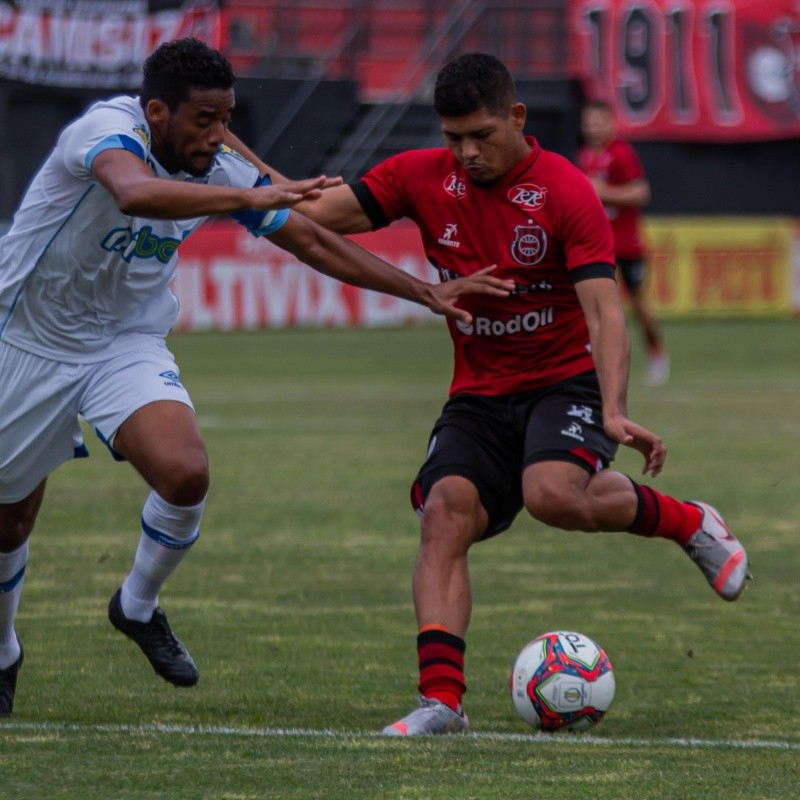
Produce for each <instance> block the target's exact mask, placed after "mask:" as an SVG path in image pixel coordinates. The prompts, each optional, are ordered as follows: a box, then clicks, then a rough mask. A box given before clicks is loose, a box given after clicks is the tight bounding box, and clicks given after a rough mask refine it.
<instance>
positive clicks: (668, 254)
mask: <svg viewBox="0 0 800 800" xmlns="http://www.w3.org/2000/svg"><path fill="white" fill-rule="evenodd" d="M645 227H646V235H647V243H648V249H649V253H650V257H649V260H648V267H649V271H648V283H647V291H648V295H649V297H650V300H651V302H652V305H653V308H654V309H655V310H656V311H658V312H659V313H660V314H663V315H676V316H710V315H729V316H787V315H790V314H797V313H800V264H798V263H797V262H798V259H800V255H798V252H800V251H798V249H797V243H798V241H800V238H798V237H800V224H798V223H797V222H796V221H795V220H792V219H789V218H774V217H773V218H763V219H759V218H743V219H733V218H730V217H727V218H708V217H706V218H697V217H691V218H675V217H673V218H666V219H660V218H654V219H649V220H647V221H646V225H645Z"/></svg>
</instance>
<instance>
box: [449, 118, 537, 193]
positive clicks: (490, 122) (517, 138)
mask: <svg viewBox="0 0 800 800" xmlns="http://www.w3.org/2000/svg"><path fill="white" fill-rule="evenodd" d="M441 122H442V133H444V140H445V144H446V145H447V147H448V148H449V149H450V152H451V153H452V154H453V155H454V156H455V157H456V159H457V160H458V161H459V163H461V164H462V165H463V166H464V169H465V170H466V172H467V175H468V176H469V178H470V180H471V181H472V182H473V183H477V184H481V185H485V184H490V183H493V182H494V181H496V180H497V179H498V178H500V177H502V176H503V175H505V174H506V172H508V171H509V170H510V169H512V168H513V167H515V166H516V165H517V164H519V162H520V161H522V159H523V158H525V156H526V155H527V154H528V152H529V151H530V147H529V145H528V144H527V142H526V141H525V138H524V136H523V135H522V129H523V128H524V127H525V106H524V105H522V103H514V105H512V106H511V108H510V109H509V112H508V114H506V115H498V114H496V113H492V112H490V111H487V110H486V109H485V108H482V109H479V110H478V111H474V112H473V113H472V114H467V115H465V116H463V117H442V118H441Z"/></svg>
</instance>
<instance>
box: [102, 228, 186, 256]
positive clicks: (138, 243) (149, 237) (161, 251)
mask: <svg viewBox="0 0 800 800" xmlns="http://www.w3.org/2000/svg"><path fill="white" fill-rule="evenodd" d="M180 243H181V240H180V239H175V238H173V237H172V236H164V237H163V238H162V237H160V236H156V235H155V234H154V233H153V229H152V228H151V227H150V226H149V225H145V226H144V227H143V228H140V229H139V230H138V231H133V230H131V229H130V228H114V230H113V231H111V232H110V233H108V234H107V235H106V237H105V239H103V241H102V242H100V246H101V247H102V248H103V249H104V250H108V251H109V252H111V253H119V254H120V255H121V256H122V258H123V259H124V260H125V261H127V262H128V263H130V262H131V261H133V259H134V258H156V259H158V260H159V261H160V262H161V263H162V264H167V263H169V261H170V260H171V259H172V257H173V256H174V255H175V251H176V250H177V249H178V245H179V244H180Z"/></svg>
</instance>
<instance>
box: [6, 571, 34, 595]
mask: <svg viewBox="0 0 800 800" xmlns="http://www.w3.org/2000/svg"><path fill="white" fill-rule="evenodd" d="M27 566H28V565H27V564H25V566H24V567H23V568H22V569H21V570H20V571H19V572H18V573H17V574H16V575H15V576H14V577H13V578H11V580H8V581H4V582H0V594H6V592H10V591H13V590H14V589H15V588H16V586H17V585H18V584H19V582H20V581H21V580H22V576H23V575H24V574H25V567H27Z"/></svg>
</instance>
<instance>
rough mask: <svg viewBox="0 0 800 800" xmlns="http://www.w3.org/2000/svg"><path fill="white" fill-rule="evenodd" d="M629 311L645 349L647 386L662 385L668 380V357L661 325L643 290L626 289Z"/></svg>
mask: <svg viewBox="0 0 800 800" xmlns="http://www.w3.org/2000/svg"><path fill="white" fill-rule="evenodd" d="M628 291H629V298H630V305H631V311H632V312H633V317H634V319H635V320H636V323H637V325H638V326H639V329H640V330H641V332H642V336H643V338H644V343H645V347H646V349H647V373H646V375H645V384H646V385H647V386H663V385H664V384H665V383H666V382H667V381H668V380H669V370H670V359H669V354H668V353H667V348H666V345H665V344H664V337H663V334H662V333H661V327H660V325H659V324H658V321H657V320H656V317H655V315H654V314H653V312H652V310H651V309H650V307H649V305H648V304H647V300H646V299H645V295H644V290H643V289H641V288H639V289H635V290H630V289H629V290H628Z"/></svg>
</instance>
